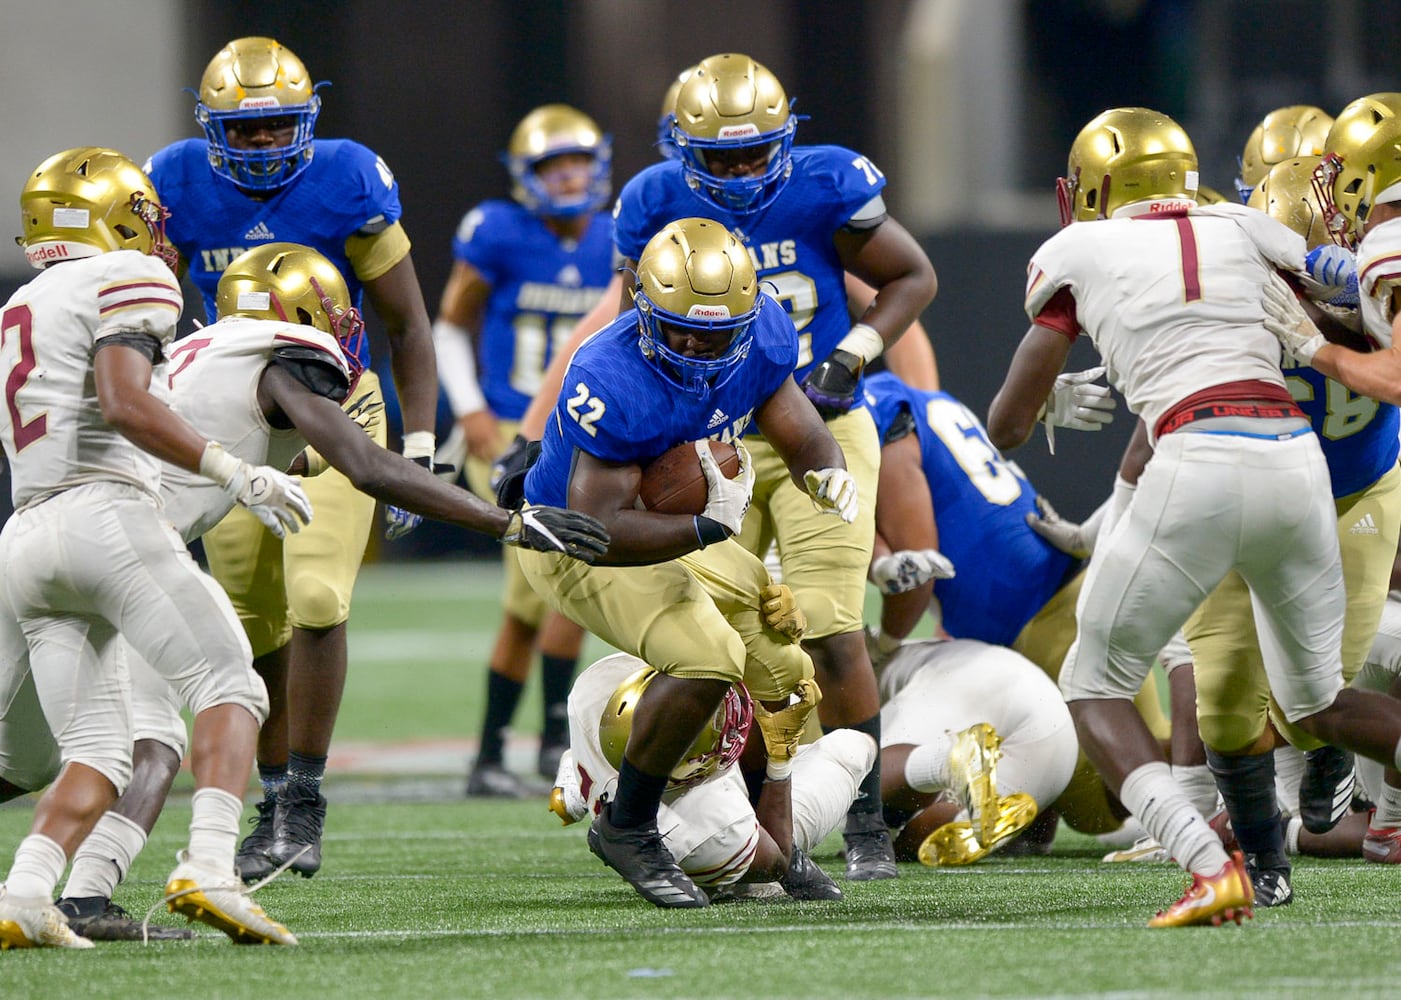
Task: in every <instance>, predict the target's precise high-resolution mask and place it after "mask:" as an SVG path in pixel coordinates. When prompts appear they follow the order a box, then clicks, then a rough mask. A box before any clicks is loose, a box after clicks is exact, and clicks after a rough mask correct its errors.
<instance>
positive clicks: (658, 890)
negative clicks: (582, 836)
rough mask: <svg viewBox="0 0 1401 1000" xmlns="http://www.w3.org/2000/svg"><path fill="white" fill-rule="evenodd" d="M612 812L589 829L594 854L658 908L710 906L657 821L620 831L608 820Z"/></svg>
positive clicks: (601, 815)
mask: <svg viewBox="0 0 1401 1000" xmlns="http://www.w3.org/2000/svg"><path fill="white" fill-rule="evenodd" d="M611 811H612V807H611V806H605V807H604V809H603V811H602V812H600V813H599V814H598V817H597V818H596V819H595V820H594V821H593V825H592V826H590V827H589V837H588V840H589V850H590V851H593V853H594V854H595V855H597V856H598V857H599V858H600V859H601V860H602V861H603V863H604V864H605V865H607V866H608V867H609V868H612V869H613V870H614V871H615V872H617V873H618V874H619V875H621V876H622V877H623V878H624V879H626V880H627V882H628V884H629V885H631V886H632V887H633V888H634V889H636V890H637V894H638V895H639V896H641V897H642V898H643V899H645V900H647V902H649V903H652V904H653V905H655V906H662V907H667V908H677V909H693V908H696V907H701V906H709V905H710V897H709V896H707V895H706V894H705V891H704V890H703V889H701V888H700V887H699V886H697V885H696V884H695V883H694V882H692V881H691V876H689V875H687V874H686V873H685V872H683V871H682V870H681V866H680V865H678V864H677V863H676V859H675V858H673V857H672V856H671V852H670V851H668V850H667V849H666V845H665V844H663V843H662V835H661V834H660V833H659V832H658V831H657V821H656V820H655V819H654V820H650V821H648V822H646V823H643V824H642V825H641V826H638V827H632V828H625V829H619V828H618V827H615V826H614V825H613V824H612V823H610V822H609V821H608V817H609V814H610V812H611Z"/></svg>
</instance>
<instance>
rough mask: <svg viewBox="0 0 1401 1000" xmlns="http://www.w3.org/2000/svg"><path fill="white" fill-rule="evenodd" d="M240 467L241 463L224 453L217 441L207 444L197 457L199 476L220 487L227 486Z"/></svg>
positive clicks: (222, 447)
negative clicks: (210, 480) (212, 481)
mask: <svg viewBox="0 0 1401 1000" xmlns="http://www.w3.org/2000/svg"><path fill="white" fill-rule="evenodd" d="M242 467H243V463H242V462H240V461H239V460H238V459H236V458H234V457H233V456H232V455H230V454H229V453H228V452H226V451H225V450H224V446H223V445H221V444H220V443H219V442H218V441H210V442H209V443H207V444H206V445H205V446H204V452H203V453H202V454H201V455H200V457H199V474H200V475H201V476H203V477H204V478H205V479H212V480H214V482H216V483H218V484H219V485H220V486H228V485H229V483H230V482H231V481H232V480H233V478H234V476H236V475H238V470H239V469H241V468H242Z"/></svg>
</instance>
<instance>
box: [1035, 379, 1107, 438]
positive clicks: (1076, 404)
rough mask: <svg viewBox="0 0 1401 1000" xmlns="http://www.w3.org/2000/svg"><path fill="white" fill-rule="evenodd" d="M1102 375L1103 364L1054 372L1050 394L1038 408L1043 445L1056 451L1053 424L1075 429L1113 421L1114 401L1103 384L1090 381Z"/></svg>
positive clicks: (1090, 428) (1097, 425)
mask: <svg viewBox="0 0 1401 1000" xmlns="http://www.w3.org/2000/svg"><path fill="white" fill-rule="evenodd" d="M1103 375H1104V366H1103V365H1099V366H1097V367H1094V368H1087V369H1085V370H1084V371H1082V372H1065V373H1063V374H1060V375H1057V376H1056V381H1055V384H1054V386H1053V387H1052V388H1051V395H1050V396H1048V397H1047V398H1046V403H1045V405H1044V406H1043V407H1042V408H1041V421H1042V423H1043V424H1045V427H1046V446H1047V447H1048V448H1049V449H1050V451H1051V454H1053V455H1054V454H1055V453H1056V434H1055V428H1057V427H1068V428H1070V429H1071V430H1076V431H1097V430H1099V429H1100V428H1101V427H1103V426H1104V425H1105V424H1108V423H1113V421H1114V410H1115V408H1117V407H1118V405H1119V404H1118V402H1117V401H1116V400H1115V399H1114V396H1113V395H1112V393H1111V392H1110V390H1109V387H1108V386H1106V385H1095V384H1094V382H1095V381H1096V380H1097V379H1099V378H1100V377H1101V376H1103Z"/></svg>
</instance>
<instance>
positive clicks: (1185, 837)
mask: <svg viewBox="0 0 1401 1000" xmlns="http://www.w3.org/2000/svg"><path fill="white" fill-rule="evenodd" d="M1119 801H1121V802H1122V803H1123V804H1124V806H1125V807H1126V808H1127V809H1128V810H1129V811H1130V812H1132V813H1133V814H1134V815H1135V816H1137V817H1138V821H1139V822H1140V823H1142V824H1143V828H1144V829H1145V830H1147V831H1148V832H1149V833H1151V834H1152V835H1153V839H1154V840H1156V841H1157V842H1158V843H1160V844H1162V845H1163V846H1164V847H1166V848H1167V850H1168V853H1169V854H1170V855H1171V856H1172V857H1174V858H1176V859H1177V861H1178V863H1179V864H1180V865H1182V867H1183V868H1185V869H1187V870H1188V871H1189V872H1192V873H1193V874H1196V875H1214V874H1216V872H1218V871H1220V870H1221V868H1222V866H1224V865H1225V864H1226V862H1228V861H1229V860H1230V858H1229V857H1228V856H1227V855H1226V851H1225V848H1223V847H1222V846H1221V841H1220V839H1219V838H1218V837H1217V836H1216V834H1215V833H1213V832H1212V830H1211V827H1209V826H1207V823H1206V820H1205V819H1204V818H1203V817H1202V814H1201V813H1199V812H1197V810H1196V809H1195V808H1193V806H1192V803H1191V802H1190V801H1188V799H1187V795H1186V793H1184V792H1183V791H1182V789H1181V788H1179V787H1178V786H1177V782H1175V781H1173V780H1172V769H1171V768H1170V767H1168V765H1167V762H1166V761H1157V760H1155V761H1151V762H1149V763H1147V764H1144V765H1142V766H1141V767H1138V768H1135V769H1134V770H1133V772H1132V773H1130V774H1129V776H1128V777H1127V778H1125V779H1124V786H1123V788H1121V789H1120V790H1119Z"/></svg>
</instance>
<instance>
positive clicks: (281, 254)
mask: <svg viewBox="0 0 1401 1000" xmlns="http://www.w3.org/2000/svg"><path fill="white" fill-rule="evenodd" d="M215 308H216V309H217V311H218V314H219V318H220V319H223V318H224V317H226V316H247V317H249V318H251V319H266V320H277V321H281V322H283V323H299V324H301V325H302V326H311V327H315V328H316V329H318V330H320V331H322V332H323V333H329V334H331V336H333V337H335V338H336V339H337V340H339V341H340V343H341V347H342V349H343V350H344V351H345V354H346V360H347V361H348V362H349V363H350V365H351V369H352V372H355V371H358V370H359V368H360V364H359V362H358V360H357V358H358V356H359V353H360V347H361V342H362V340H363V338H364V335H365V323H364V320H363V319H361V316H360V310H358V309H356V308H355V305H354V304H353V303H352V302H351V299H350V290H349V289H348V288H347V287H346V284H345V279H344V278H343V277H341V273H340V271H338V270H337V269H336V265H334V264H332V263H331V262H330V261H329V260H327V259H326V258H325V257H323V256H322V255H321V254H319V253H317V252H316V251H315V250H313V249H312V248H311V247H306V246H302V245H301V244H298V243H265V244H263V245H262V246H257V247H254V248H253V249H252V250H248V251H245V252H244V253H241V254H239V255H238V256H237V257H235V258H234V259H233V260H232V261H230V262H229V266H228V267H226V268H225V269H224V273H223V276H222V277H220V278H219V287H218V291H217V293H216V297H215Z"/></svg>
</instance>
